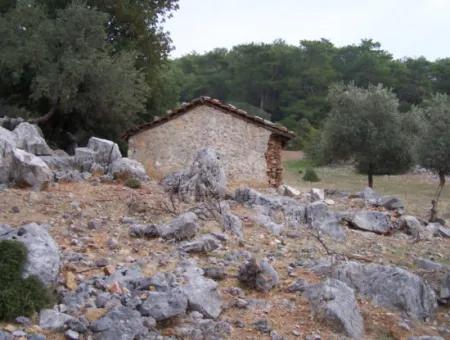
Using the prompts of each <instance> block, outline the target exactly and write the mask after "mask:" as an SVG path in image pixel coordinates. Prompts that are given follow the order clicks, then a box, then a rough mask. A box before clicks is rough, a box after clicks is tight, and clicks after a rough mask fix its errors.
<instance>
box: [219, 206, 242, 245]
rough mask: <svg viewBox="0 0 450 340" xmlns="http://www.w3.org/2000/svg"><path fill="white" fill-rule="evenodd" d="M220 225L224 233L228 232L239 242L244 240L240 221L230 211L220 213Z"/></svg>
mask: <svg viewBox="0 0 450 340" xmlns="http://www.w3.org/2000/svg"><path fill="white" fill-rule="evenodd" d="M222 225H223V229H224V230H225V231H230V232H231V233H232V234H234V235H236V236H237V237H238V238H239V239H241V240H243V239H244V233H243V232H242V221H241V219H240V218H239V217H238V216H236V215H234V214H233V213H231V212H230V211H225V212H224V213H222Z"/></svg>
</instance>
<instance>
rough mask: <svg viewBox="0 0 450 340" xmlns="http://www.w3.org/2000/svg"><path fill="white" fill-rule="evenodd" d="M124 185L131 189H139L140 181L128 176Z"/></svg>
mask: <svg viewBox="0 0 450 340" xmlns="http://www.w3.org/2000/svg"><path fill="white" fill-rule="evenodd" d="M125 185H126V186H127V187H129V188H131V189H139V188H140V187H141V181H140V180H138V179H137V178H128V179H127V180H126V181H125Z"/></svg>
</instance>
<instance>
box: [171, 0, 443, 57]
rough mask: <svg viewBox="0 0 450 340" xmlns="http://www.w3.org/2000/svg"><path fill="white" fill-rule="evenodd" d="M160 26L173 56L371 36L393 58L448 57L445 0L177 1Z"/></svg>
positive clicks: (350, 41)
mask: <svg viewBox="0 0 450 340" xmlns="http://www.w3.org/2000/svg"><path fill="white" fill-rule="evenodd" d="M179 5H180V8H179V10H178V11H176V12H175V13H174V15H173V17H172V18H170V19H168V20H167V22H166V23H165V24H164V27H165V29H166V30H168V31H169V32H170V33H171V38H172V40H173V45H174V47H175V50H174V51H173V52H172V54H171V57H173V58H176V57H180V56H182V55H185V54H187V53H190V52H193V51H196V52H199V53H202V52H205V51H209V50H211V49H213V48H216V47H226V48H231V47H233V46H234V45H237V44H242V43H249V42H265V43H270V42H272V41H274V40H275V39H283V40H285V41H286V42H287V43H289V44H292V45H298V44H299V41H300V40H316V39H320V38H325V39H328V40H330V41H331V42H332V43H333V44H335V45H336V46H344V45H349V44H358V43H359V42H360V41H361V39H365V38H371V39H373V40H375V41H378V42H380V43H381V47H382V48H383V49H385V50H387V51H389V52H390V53H392V54H393V55H394V57H395V58H403V57H420V56H424V57H426V58H427V59H429V60H435V59H437V58H445V57H450V0H180V2H179Z"/></svg>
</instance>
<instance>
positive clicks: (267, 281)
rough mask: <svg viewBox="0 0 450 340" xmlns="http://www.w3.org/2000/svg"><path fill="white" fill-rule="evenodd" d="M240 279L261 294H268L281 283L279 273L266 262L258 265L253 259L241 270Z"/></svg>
mask: <svg viewBox="0 0 450 340" xmlns="http://www.w3.org/2000/svg"><path fill="white" fill-rule="evenodd" d="M238 279H239V281H240V282H242V283H244V284H246V285H247V286H249V287H251V288H254V289H256V290H258V291H261V292H268V291H269V290H271V289H272V288H274V287H275V286H276V285H277V284H278V281H279V278H278V273H277V272H276V271H275V269H274V268H273V267H272V266H271V265H270V264H269V263H268V262H267V261H266V260H261V261H260V262H259V263H258V262H257V261H256V259H255V258H253V257H252V258H250V259H249V260H248V261H247V262H246V263H244V264H243V265H242V266H241V267H240V268H239V274H238Z"/></svg>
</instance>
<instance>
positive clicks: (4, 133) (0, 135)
mask: <svg viewBox="0 0 450 340" xmlns="http://www.w3.org/2000/svg"><path fill="white" fill-rule="evenodd" d="M0 140H3V141H5V142H7V143H8V144H10V145H11V146H12V147H14V148H15V147H16V146H17V136H16V134H14V133H13V132H11V131H9V130H7V129H5V128H3V127H1V126H0Z"/></svg>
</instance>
